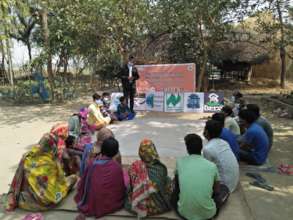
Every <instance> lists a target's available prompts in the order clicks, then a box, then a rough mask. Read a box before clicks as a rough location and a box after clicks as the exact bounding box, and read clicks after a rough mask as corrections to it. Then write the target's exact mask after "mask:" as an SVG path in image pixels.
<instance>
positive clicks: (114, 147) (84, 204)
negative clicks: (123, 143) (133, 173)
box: [75, 137, 125, 219]
mask: <svg viewBox="0 0 293 220" xmlns="http://www.w3.org/2000/svg"><path fill="white" fill-rule="evenodd" d="M118 152H119V143H118V141H117V140H116V139H115V138H113V137H110V138H108V139H106V140H105V141H104V142H103V144H102V146H101V155H100V156H99V157H97V158H96V159H95V160H94V161H93V162H92V163H91V164H90V165H89V166H88V167H87V168H86V170H85V173H84V175H83V176H82V178H81V180H80V182H79V184H78V192H77V195H76V196H75V201H76V203H77V207H78V209H79V211H80V212H82V213H83V214H81V215H80V216H78V218H77V219H85V216H84V215H86V216H94V217H96V218H99V217H102V216H104V215H107V214H110V213H112V212H115V211H117V210H119V209H121V208H122V207H123V203H124V195H125V186H124V180H123V170H122V166H121V165H120V164H119V163H117V162H116V161H114V160H113V157H114V156H115V155H116V154H117V153H118Z"/></svg>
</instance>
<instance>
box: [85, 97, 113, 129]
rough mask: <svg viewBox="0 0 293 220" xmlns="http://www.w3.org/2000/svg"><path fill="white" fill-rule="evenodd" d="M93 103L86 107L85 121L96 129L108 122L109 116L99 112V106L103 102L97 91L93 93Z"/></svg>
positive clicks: (109, 120)
mask: <svg viewBox="0 0 293 220" xmlns="http://www.w3.org/2000/svg"><path fill="white" fill-rule="evenodd" d="M93 101H94V102H93V103H92V104H90V106H89V107H88V111H89V113H88V118H87V123H88V124H89V125H90V126H91V127H93V128H95V129H96V130H99V129H101V128H102V127H104V126H106V125H108V124H110V122H111V118H110V117H109V116H106V117H104V116H103V114H102V112H101V107H102V106H103V102H102V100H101V96H100V95H99V94H97V93H95V94H94V95H93Z"/></svg>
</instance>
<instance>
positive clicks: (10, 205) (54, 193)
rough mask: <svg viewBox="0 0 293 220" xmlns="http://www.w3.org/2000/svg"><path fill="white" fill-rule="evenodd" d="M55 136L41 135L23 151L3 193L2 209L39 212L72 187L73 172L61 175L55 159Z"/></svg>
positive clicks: (51, 206) (61, 171)
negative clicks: (35, 143) (5, 198)
mask: <svg viewBox="0 0 293 220" xmlns="http://www.w3.org/2000/svg"><path fill="white" fill-rule="evenodd" d="M57 142H58V138H57V137H56V136H54V135H52V134H45V135H44V136H43V137H42V139H41V140H40V142H39V144H38V145H35V146H33V147H32V149H31V150H30V151H29V152H28V153H26V154H24V156H23V158H22V159H21V161H20V163H19V166H18V168H17V170H16V173H15V176H14V178H13V181H12V184H11V187H10V189H9V192H8V194H7V201H6V210H7V211H12V210H14V209H15V208H17V207H18V208H22V209H26V210H32V211H42V210H47V209H50V208H53V207H54V206H56V205H57V204H59V203H60V202H61V201H62V199H64V198H65V197H66V196H67V194H68V192H69V191H70V190H71V188H72V187H73V186H74V184H75V182H76V180H77V177H76V176H75V175H72V176H69V177H65V175H64V171H63V170H62V167H61V166H60V164H59V161H58V158H57Z"/></svg>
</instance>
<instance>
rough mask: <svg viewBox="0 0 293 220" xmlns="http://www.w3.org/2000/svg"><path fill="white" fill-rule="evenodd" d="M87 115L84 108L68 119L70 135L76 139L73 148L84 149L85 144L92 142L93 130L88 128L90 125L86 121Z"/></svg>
mask: <svg viewBox="0 0 293 220" xmlns="http://www.w3.org/2000/svg"><path fill="white" fill-rule="evenodd" d="M85 120H86V115H84V112H83V110H80V112H79V113H78V114H73V115H72V116H70V118H69V119H68V135H69V137H70V136H71V137H72V138H74V139H75V144H74V145H73V146H72V147H73V149H76V150H80V151H83V149H84V146H85V145H86V144H88V143H91V141H92V138H91V135H92V132H91V131H90V130H89V129H88V126H87V125H86V124H85V123H86V122H84V121H85Z"/></svg>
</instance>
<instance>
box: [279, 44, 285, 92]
mask: <svg viewBox="0 0 293 220" xmlns="http://www.w3.org/2000/svg"><path fill="white" fill-rule="evenodd" d="M280 58H281V74H280V85H281V88H282V89H284V88H285V86H286V50H285V48H284V47H281V48H280Z"/></svg>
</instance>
